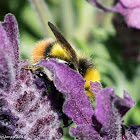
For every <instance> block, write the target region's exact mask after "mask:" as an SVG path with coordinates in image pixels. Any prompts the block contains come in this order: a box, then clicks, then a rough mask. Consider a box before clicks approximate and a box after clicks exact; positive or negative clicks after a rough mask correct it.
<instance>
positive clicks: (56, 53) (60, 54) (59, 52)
mask: <svg viewBox="0 0 140 140" xmlns="http://www.w3.org/2000/svg"><path fill="white" fill-rule="evenodd" d="M50 54H51V56H53V57H55V58H59V59H62V60H67V61H68V60H70V57H69V56H68V54H67V53H66V51H65V50H64V49H63V48H62V47H61V45H60V44H59V43H55V44H54V45H53V47H52V49H51V52H50Z"/></svg>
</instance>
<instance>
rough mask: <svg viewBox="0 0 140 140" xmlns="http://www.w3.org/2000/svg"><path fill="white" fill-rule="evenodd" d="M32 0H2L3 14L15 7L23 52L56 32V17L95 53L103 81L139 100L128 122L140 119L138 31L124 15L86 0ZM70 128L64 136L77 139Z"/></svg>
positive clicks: (83, 48)
mask: <svg viewBox="0 0 140 140" xmlns="http://www.w3.org/2000/svg"><path fill="white" fill-rule="evenodd" d="M31 1H32V4H31ZM31 1H30V2H29V1H28V0H0V20H1V21H3V19H4V16H5V14H7V13H13V14H14V15H15V17H16V19H17V21H18V25H19V32H20V55H21V58H22V59H28V60H30V56H31V52H32V49H33V48H34V46H35V44H36V43H37V42H38V41H39V40H42V39H45V38H47V37H49V36H52V34H51V33H50V30H49V29H48V27H47V22H48V21H51V22H53V23H54V24H55V25H56V26H57V27H58V28H59V29H60V31H61V32H62V33H63V35H64V36H65V37H66V38H67V40H68V41H69V42H70V43H71V44H72V45H73V46H74V47H75V48H76V50H77V51H78V52H81V53H84V54H85V55H86V56H89V57H91V58H92V59H93V62H94V64H95V66H96V67H97V69H98V70H99V71H100V74H101V82H102V84H103V86H104V87H106V86H109V87H114V88H115V91H116V93H117V94H118V95H119V96H121V97H122V96H123V90H124V89H125V90H127V91H128V92H129V93H130V95H131V96H132V98H133V99H134V100H135V102H136V105H135V107H133V108H132V109H131V110H130V111H129V112H128V113H127V114H126V116H125V118H124V124H126V125H128V126H129V125H130V124H140V117H139V116H140V63H139V62H140V41H139V38H140V31H139V30H137V29H133V28H128V27H127V25H126V24H125V22H124V19H123V17H121V16H120V15H115V14H112V13H104V12H102V11H101V10H99V9H97V8H96V7H93V6H92V5H90V4H89V3H87V2H86V0H45V1H44V2H43V1H41V0H31ZM102 1H103V0H102ZM103 2H104V3H105V4H107V5H110V2H111V1H110V2H108V3H107V1H106V0H104V1H103ZM34 4H35V5H34ZM35 6H37V7H36V8H35ZM37 8H38V9H37ZM67 132H68V128H64V135H65V139H67V140H68V139H70V140H71V139H73V138H71V137H70V136H69V135H68V133H67Z"/></svg>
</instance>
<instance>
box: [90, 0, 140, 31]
mask: <svg viewBox="0 0 140 140" xmlns="http://www.w3.org/2000/svg"><path fill="white" fill-rule="evenodd" d="M87 1H88V2H90V3H91V4H93V5H95V6H96V7H98V8H100V9H102V10H104V11H108V12H117V13H120V14H122V15H123V16H124V17H125V19H126V22H127V24H128V25H129V26H131V27H134V28H138V29H140V16H139V15H140V1H139V0H117V2H116V3H115V4H114V6H113V7H112V8H108V7H106V6H104V5H103V4H102V3H100V2H99V0H87Z"/></svg>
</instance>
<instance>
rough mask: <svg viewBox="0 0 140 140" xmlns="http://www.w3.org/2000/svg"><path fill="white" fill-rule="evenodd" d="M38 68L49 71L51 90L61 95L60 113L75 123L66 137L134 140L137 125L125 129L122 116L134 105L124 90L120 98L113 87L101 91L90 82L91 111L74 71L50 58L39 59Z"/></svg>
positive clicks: (136, 137)
mask: <svg viewBox="0 0 140 140" xmlns="http://www.w3.org/2000/svg"><path fill="white" fill-rule="evenodd" d="M40 65H42V66H44V67H45V68H47V69H48V70H50V71H51V72H52V74H53V76H54V80H53V82H54V85H55V87H56V88H57V89H58V90H59V91H60V92H62V93H63V94H64V95H65V102H64V105H63V111H64V113H65V114H66V115H68V116H69V117H70V118H72V120H73V121H74V122H75V124H76V127H75V128H71V130H70V134H71V135H72V136H75V137H76V139H79V140H113V139H114V140H115V139H119V140H121V139H122V140H128V139H129V140H136V139H138V138H139V134H140V129H139V126H135V127H134V128H132V127H131V128H127V127H125V126H124V125H123V124H122V122H123V116H124V115H125V114H126V113H127V111H128V110H129V109H131V108H132V107H133V106H134V105H135V102H134V101H133V100H132V98H131V97H130V95H129V94H128V93H127V92H126V91H124V98H123V99H122V98H120V97H119V96H117V95H116V94H115V93H114V89H113V88H105V89H103V88H102V87H101V85H100V84H99V83H98V82H94V83H93V82H92V83H91V90H92V91H93V92H94V93H95V95H96V102H97V105H96V106H95V109H93V108H92V105H91V103H90V101H89V99H88V98H87V96H86V94H85V92H84V84H85V80H84V79H83V78H82V76H81V75H80V74H78V73H77V72H76V71H74V70H72V69H70V68H69V67H68V66H66V65H65V64H62V63H59V62H57V61H56V60H54V59H49V60H42V61H40Z"/></svg>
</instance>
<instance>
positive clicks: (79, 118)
mask: <svg viewBox="0 0 140 140" xmlns="http://www.w3.org/2000/svg"><path fill="white" fill-rule="evenodd" d="M40 64H41V65H42V66H44V67H46V68H47V69H49V70H50V71H51V72H52V73H53V75H54V84H55V86H56V88H57V89H58V90H59V91H60V92H62V93H64V94H65V96H66V97H65V103H64V106H63V111H64V113H65V114H66V115H68V116H69V117H70V118H72V119H73V120H74V121H75V123H76V124H92V115H93V112H94V111H93V108H92V105H91V104H90V101H89V99H88V97H87V96H86V94H85V92H84V84H85V80H84V79H83V78H82V76H81V75H80V74H78V73H77V72H76V71H74V70H72V69H70V68H69V67H68V66H66V65H65V64H62V63H58V62H56V61H55V60H53V59H49V60H48V61H47V60H42V61H40Z"/></svg>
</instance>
